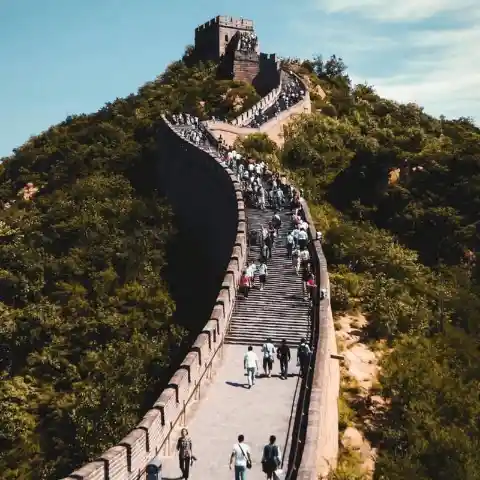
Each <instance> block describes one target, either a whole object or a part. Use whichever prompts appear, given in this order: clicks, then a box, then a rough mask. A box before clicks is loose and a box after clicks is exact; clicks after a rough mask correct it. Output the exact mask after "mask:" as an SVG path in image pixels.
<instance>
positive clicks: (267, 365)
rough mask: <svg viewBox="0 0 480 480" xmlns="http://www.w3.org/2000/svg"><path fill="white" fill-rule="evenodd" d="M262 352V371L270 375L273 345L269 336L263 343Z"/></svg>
mask: <svg viewBox="0 0 480 480" xmlns="http://www.w3.org/2000/svg"><path fill="white" fill-rule="evenodd" d="M262 353H263V371H264V373H265V376H266V377H270V376H271V374H272V367H273V359H274V355H275V345H273V343H272V339H271V338H267V341H266V342H265V343H264V344H263V346H262Z"/></svg>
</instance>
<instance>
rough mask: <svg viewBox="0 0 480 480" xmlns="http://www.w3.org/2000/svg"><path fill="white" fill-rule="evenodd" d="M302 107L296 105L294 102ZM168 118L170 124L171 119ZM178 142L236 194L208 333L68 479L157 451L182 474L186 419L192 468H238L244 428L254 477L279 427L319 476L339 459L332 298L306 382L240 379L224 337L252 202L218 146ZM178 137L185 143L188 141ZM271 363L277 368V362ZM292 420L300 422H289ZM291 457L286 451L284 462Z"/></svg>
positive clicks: (131, 465)
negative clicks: (151, 398)
mask: <svg viewBox="0 0 480 480" xmlns="http://www.w3.org/2000/svg"><path fill="white" fill-rule="evenodd" d="M304 100H305V99H303V101H304ZM296 107H298V105H296V106H295V105H294V106H293V107H292V109H295V108H296ZM284 113H285V112H284ZM287 113H288V112H287ZM165 124H166V125H168V122H167V121H166V120H165ZM178 143H179V148H186V149H188V150H189V151H190V152H191V157H192V158H191V161H192V165H193V164H195V166H196V168H205V169H206V170H209V171H211V175H212V182H214V181H216V182H222V183H223V184H225V185H226V183H225V182H227V183H229V184H230V186H231V187H230V188H231V193H230V194H229V195H233V197H234V198H236V205H237V235H236V238H235V241H234V244H233V245H232V248H233V249H232V254H231V257H230V261H229V263H228V265H227V268H226V273H225V278H224V281H223V283H222V288H221V290H220V292H219V294H218V297H217V300H216V302H215V305H214V307H213V310H212V313H211V316H210V319H209V320H208V321H207V323H206V325H205V327H204V329H203V331H202V333H200V335H199V336H198V338H197V340H196V341H195V343H194V344H193V346H192V349H191V351H190V353H188V355H187V356H186V358H185V359H184V361H183V362H182V364H181V365H180V367H179V369H178V370H177V372H176V373H175V374H174V376H173V377H172V379H171V380H170V382H169V385H168V387H167V388H166V389H165V390H164V392H163V393H162V394H161V395H160V397H159V398H158V400H157V402H156V403H155V405H154V406H153V407H152V409H151V410H149V411H148V412H147V413H146V414H145V416H144V418H143V419H142V420H141V422H140V423H139V424H138V425H137V427H135V428H134V429H133V430H132V432H131V433H130V434H129V435H127V436H126V437H125V438H124V439H122V440H121V441H120V442H119V444H118V445H116V446H114V447H112V448H111V449H110V450H108V451H107V452H105V453H104V454H103V455H101V456H100V457H99V458H98V459H97V460H95V461H93V462H91V463H89V464H87V465H84V466H83V467H82V468H80V469H78V470H76V471H75V472H73V473H72V474H70V476H69V477H68V480H133V479H135V480H137V479H140V478H145V468H146V466H147V465H148V463H149V462H151V461H152V459H153V458H154V457H156V458H158V459H161V460H162V462H163V478H164V479H165V480H168V479H169V478H170V479H173V478H178V476H179V470H178V467H177V462H176V460H175V457H174V456H173V455H174V453H175V451H174V444H175V441H176V439H177V435H178V432H179V429H180V428H181V427H182V426H185V425H188V427H189V429H190V434H191V436H192V437H193V439H194V441H195V454H196V456H197V457H198V462H197V465H195V467H194V470H193V475H194V476H193V475H192V477H193V478H199V479H202V480H203V479H207V478H215V479H217V478H218V479H219V480H221V479H223V478H232V473H230V472H229V471H228V467H227V463H228V459H229V458H228V457H229V454H230V452H231V448H232V445H233V444H234V443H235V441H236V436H237V435H238V434H239V433H244V434H245V436H246V441H247V443H249V444H250V445H251V447H252V452H253V460H254V463H255V464H256V465H255V466H254V469H252V471H251V472H250V475H249V479H251V480H256V479H257V478H258V479H260V478H264V477H263V475H262V474H261V469H260V467H259V461H260V455H261V451H260V448H261V446H262V445H263V444H264V443H265V442H266V440H267V437H268V436H269V435H270V434H276V435H277V438H278V440H279V442H278V443H279V445H280V447H281V449H282V450H284V449H285V444H287V452H286V453H287V456H288V453H289V452H290V453H291V454H292V456H291V458H292V459H293V461H292V465H291V466H292V467H294V468H293V469H292V470H291V473H292V475H291V476H290V477H289V478H292V479H293V478H298V479H300V480H317V479H318V478H319V475H320V476H321V477H323V476H324V475H326V474H327V473H328V470H329V468H330V467H331V466H333V465H335V462H336V457H337V453H338V408H337V398H338V389H339V367H338V361H337V360H334V359H332V355H334V354H336V344H335V331H334V328H333V320H332V318H331V309H330V302H329V300H328V298H327V299H326V300H323V301H322V302H320V307H319V309H318V310H317V309H315V310H314V312H313V316H312V322H311V326H312V331H311V335H312V342H313V345H314V350H315V355H314V357H313V359H314V364H312V369H311V371H310V374H309V375H308V377H307V380H306V382H307V385H306V386H307V388H306V389H297V381H296V377H292V378H289V379H287V380H284V381H282V380H279V379H278V378H275V377H272V378H262V379H260V380H259V381H258V383H257V385H256V386H255V387H254V388H253V389H251V390H248V389H245V388H243V387H242V383H244V381H245V379H244V377H243V366H242V360H243V353H244V352H245V346H242V345H231V344H228V345H227V344H225V343H224V338H225V336H226V335H227V333H228V330H229V325H230V319H231V317H232V312H233V309H234V306H235V297H236V292H237V288H238V282H239V276H240V273H241V270H242V268H243V266H244V264H245V261H246V258H247V247H246V220H247V216H248V212H247V213H246V211H245V206H244V203H243V196H242V192H241V189H240V185H239V183H238V181H237V179H236V177H235V175H234V174H233V172H231V171H230V170H229V169H227V168H226V167H225V165H224V163H223V162H222V161H221V159H220V158H218V157H217V156H216V154H215V152H213V151H212V152H210V153H211V156H210V157H209V158H210V161H208V160H205V158H204V157H203V155H205V152H202V155H200V157H201V158H196V154H195V148H193V149H192V146H193V144H190V143H189V142H187V141H186V140H184V139H182V138H181V137H180V136H178ZM182 144H184V145H185V146H184V147H182V146H181V145H182ZM197 150H198V151H199V154H200V150H199V149H198V148H197ZM173 161H174V159H173ZM199 162H202V167H199ZM209 162H210V163H209ZM212 188H214V187H213V186H212ZM304 208H305V209H306V211H307V221H308V222H309V223H310V225H311V228H310V232H309V233H310V236H311V238H312V239H315V238H316V232H315V229H314V227H313V222H312V219H311V217H310V216H309V213H308V207H307V206H306V205H305V206H304ZM311 253H312V255H313V263H314V267H315V273H316V275H317V282H319V284H320V286H321V287H324V288H328V287H329V283H328V282H329V281H328V272H327V268H326V262H325V257H324V256H323V252H322V249H321V245H320V244H319V242H318V241H313V242H312V250H311ZM193 268H194V266H193ZM292 285H294V283H293V284H292ZM299 314H301V311H299ZM256 348H258V347H256ZM292 353H293V352H292ZM259 356H260V355H259ZM292 364H293V365H294V364H295V361H293V362H292ZM275 367H276V368H278V365H276V366H275ZM313 367H315V368H314V369H313ZM297 399H298V402H299V405H298V415H297V416H296V418H295V425H291V424H290V418H291V412H292V407H293V406H294V403H295V402H296V400H297ZM293 411H294V412H295V409H294V410H293ZM292 420H294V419H293V418H292ZM294 426H295V427H296V428H292V429H290V430H289V427H294ZM292 432H293V436H292V435H291V434H292ZM290 444H291V445H290ZM284 453H285V452H284ZM287 464H288V461H287V462H286V464H285V467H286V466H287Z"/></svg>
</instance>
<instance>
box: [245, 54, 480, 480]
mask: <svg viewBox="0 0 480 480" xmlns="http://www.w3.org/2000/svg"><path fill="white" fill-rule="evenodd" d="M290 62H291V63H290V66H291V68H294V69H295V70H296V71H297V72H298V73H301V74H302V75H305V76H306V77H307V78H308V79H309V81H310V87H311V89H312V101H313V102H314V103H315V107H316V108H317V109H321V113H317V114H312V115H308V116H303V117H300V118H299V119H297V120H296V121H295V122H294V123H293V124H291V125H290V126H289V128H288V129H287V131H286V132H285V145H284V148H283V149H282V150H281V151H279V150H277V149H276V147H275V145H273V144H272V143H271V142H269V141H268V139H266V138H264V137H262V136H260V135H256V136H255V138H247V139H246V140H245V141H244V142H243V143H240V142H239V143H238V145H237V148H239V149H243V150H244V151H247V152H248V153H250V154H251V155H253V156H257V157H258V156H263V155H265V154H267V158H268V159H269V162H270V164H271V165H272V166H273V168H276V169H279V170H282V171H284V172H287V174H288V175H289V176H291V177H292V178H293V179H294V180H295V181H296V182H297V183H298V184H300V185H302V186H303V188H304V190H305V196H306V197H307V199H308V200H309V204H310V207H311V210H312V212H313V214H314V216H315V218H316V221H317V228H318V229H319V230H321V231H322V232H323V234H324V242H323V243H324V250H325V255H326V257H327V260H328V262H329V271H330V279H331V282H332V292H331V298H332V308H333V310H334V312H335V313H336V314H337V315H339V314H341V313H342V312H350V313H355V312H361V313H362V314H364V315H365V316H366V319H367V325H366V327H365V328H364V329H363V332H362V333H361V335H362V336H363V338H364V341H365V342H367V344H370V345H372V346H374V347H375V348H377V349H378V348H382V349H384V355H383V361H382V365H381V367H382V373H381V377H380V379H379V380H380V385H379V388H378V389H377V390H378V391H379V393H380V394H381V395H382V396H383V397H384V399H385V400H386V401H387V403H386V408H385V411H384V412H380V414H378V412H377V415H376V417H375V418H374V419H373V424H370V426H369V429H368V431H367V432H366V433H367V435H368V436H369V439H370V440H371V442H372V444H373V445H374V446H376V447H377V448H379V455H378V459H377V464H376V471H375V476H374V478H377V479H388V480H393V479H398V480H400V479H402V480H403V479H405V480H407V479H413V478H415V479H420V480H427V479H428V480H430V479H431V480H443V479H445V480H447V479H449V480H451V479H458V480H465V479H472V480H473V479H477V478H480V460H479V458H480V457H479V455H478V447H479V441H480V431H479V424H478V418H480V417H479V414H480V401H479V397H478V392H479V387H480V370H479V369H478V365H479V364H480V351H479V341H480V322H479V320H478V319H479V318H480V285H479V281H480V272H479V268H478V261H477V253H476V252H478V250H479V247H480V245H479V241H480V235H479V230H478V227H477V225H478V223H479V222H480V217H479V214H478V212H479V208H478V202H479V201H480V195H479V193H480V129H478V128H477V127H476V126H475V125H474V124H473V123H472V122H471V121H470V120H469V119H466V118H460V119H457V120H448V119H445V118H440V119H437V118H433V117H432V116H430V115H428V114H426V113H425V112H424V111H423V109H422V108H421V107H419V106H418V105H414V104H408V105H403V104H399V103H396V102H393V101H390V100H386V99H384V98H381V97H380V96H379V95H378V94H376V93H375V90H374V88H373V87H370V86H368V85H358V86H353V85H352V84H351V82H350V79H349V77H348V73H347V71H346V66H345V65H344V64H343V62H342V60H341V59H338V58H335V57H332V58H330V59H329V60H327V61H323V60H322V59H321V58H317V59H315V60H314V61H306V62H301V61H298V60H297V61H295V60H293V61H292V60H290ZM316 85H320V86H321V87H322V89H323V90H324V91H325V92H327V98H325V99H321V98H320V97H318V96H315V94H314V89H315V86H316ZM387 347H388V348H387ZM389 352H393V353H390V354H389ZM357 403H358V402H357ZM364 407H365V405H360V406H359V405H358V404H355V402H353V404H352V408H354V409H355V408H359V409H358V410H357V411H356V412H355V411H353V412H350V413H348V412H345V411H342V412H341V415H346V414H347V415H350V419H351V418H352V417H351V416H352V415H353V416H357V418H358V415H360V416H362V415H365V410H363V413H362V408H364ZM369 416H370V414H369ZM350 419H349V418H347V420H348V421H350ZM343 428H345V426H344V427H343ZM341 464H342V462H341ZM341 467H342V468H340V469H339V472H338V473H337V476H335V478H338V479H345V480H346V479H349V480H352V479H357V478H358V479H359V478H361V475H360V474H359V473H358V472H355V471H354V468H353V467H352V466H351V465H350V466H349V468H345V464H343V465H341Z"/></svg>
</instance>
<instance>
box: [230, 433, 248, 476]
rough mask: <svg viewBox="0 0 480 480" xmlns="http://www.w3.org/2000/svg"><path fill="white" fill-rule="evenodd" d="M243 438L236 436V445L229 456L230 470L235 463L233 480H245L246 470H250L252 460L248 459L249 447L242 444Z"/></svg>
mask: <svg viewBox="0 0 480 480" xmlns="http://www.w3.org/2000/svg"><path fill="white" fill-rule="evenodd" d="M244 440H245V437H244V436H243V435H239V436H238V443H236V444H235V445H234V446H233V450H232V454H231V455H230V464H229V467H230V470H231V469H232V464H233V463H234V462H235V480H246V478H247V469H248V468H252V458H251V457H250V447H249V446H248V445H247V444H246V443H244Z"/></svg>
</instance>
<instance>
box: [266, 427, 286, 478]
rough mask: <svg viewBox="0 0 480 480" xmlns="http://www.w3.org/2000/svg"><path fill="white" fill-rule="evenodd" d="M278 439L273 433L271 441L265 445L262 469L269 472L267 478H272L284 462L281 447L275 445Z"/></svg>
mask: <svg viewBox="0 0 480 480" xmlns="http://www.w3.org/2000/svg"><path fill="white" fill-rule="evenodd" d="M276 441H277V437H275V435H271V436H270V441H269V443H268V444H267V445H265V446H264V447H263V456H262V470H263V473H266V474H267V479H272V478H273V474H274V473H275V470H277V469H278V468H279V467H280V465H281V464H282V457H281V453H280V448H279V447H278V445H275V442H276Z"/></svg>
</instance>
